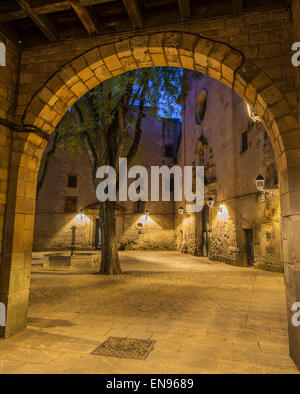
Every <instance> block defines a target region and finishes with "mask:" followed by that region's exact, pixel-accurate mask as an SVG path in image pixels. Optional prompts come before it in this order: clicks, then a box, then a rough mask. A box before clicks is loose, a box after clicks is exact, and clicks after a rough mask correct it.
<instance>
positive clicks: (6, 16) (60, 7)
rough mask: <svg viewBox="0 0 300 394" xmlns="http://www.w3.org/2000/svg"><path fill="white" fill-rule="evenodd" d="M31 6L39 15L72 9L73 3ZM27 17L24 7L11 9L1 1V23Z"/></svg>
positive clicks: (97, 0) (88, 0) (87, 1)
mask: <svg viewBox="0 0 300 394" xmlns="http://www.w3.org/2000/svg"><path fill="white" fill-rule="evenodd" d="M116 1H118V0H81V1H80V4H81V5H82V6H83V7H89V6H93V5H101V4H106V3H109V2H110V3H112V2H116ZM7 2H9V3H10V2H11V0H8V1H7ZM31 8H32V10H33V11H34V12H35V13H36V14H37V15H46V14H53V13H55V12H61V11H68V10H71V9H72V5H71V3H70V0H52V1H51V2H49V3H46V4H43V5H38V6H36V7H31ZM27 17H28V14H27V12H26V11H25V10H24V9H21V10H14V11H11V6H10V7H9V6H7V5H6V3H3V4H2V3H1V2H0V23H1V22H10V21H13V20H19V19H24V18H27Z"/></svg>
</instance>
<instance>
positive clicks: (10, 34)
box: [0, 23, 22, 47]
mask: <svg viewBox="0 0 300 394" xmlns="http://www.w3.org/2000/svg"><path fill="white" fill-rule="evenodd" d="M0 34H1V35H3V36H4V37H5V38H7V39H8V40H10V41H11V42H13V43H14V44H15V45H17V46H18V47H20V45H21V43H22V42H21V38H20V37H19V35H18V33H17V32H16V31H15V30H13V29H12V28H11V27H10V26H7V25H6V24H5V23H0Z"/></svg>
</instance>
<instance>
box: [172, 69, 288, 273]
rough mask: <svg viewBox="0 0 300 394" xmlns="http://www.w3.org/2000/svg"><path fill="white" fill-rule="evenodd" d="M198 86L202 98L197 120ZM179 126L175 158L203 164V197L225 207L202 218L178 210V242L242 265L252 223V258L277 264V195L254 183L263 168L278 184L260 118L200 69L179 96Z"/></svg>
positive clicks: (279, 266)
mask: <svg viewBox="0 0 300 394" xmlns="http://www.w3.org/2000/svg"><path fill="white" fill-rule="evenodd" d="M203 89H206V94H207V102H206V112H205V116H204V119H203V120H202V121H201V116H199V111H201V110H203V107H202V108H201V106H199V95H200V93H201V92H202V91H203ZM202 101H203V98H202ZM197 111H198V112H197ZM200 115H201V114H200ZM202 115H203V114H202ZM199 119H200V121H199ZM199 123H200V124H199ZM244 133H246V134H247V136H246V139H245V136H243V134H244ZM182 134H183V135H182V140H181V145H180V149H179V155H178V163H179V164H180V165H182V166H184V165H203V166H204V167H205V177H206V186H205V197H206V199H208V198H209V197H213V198H214V200H215V201H216V207H220V206H222V208H223V210H222V212H223V213H222V214H221V213H218V211H217V210H216V209H213V210H210V211H209V215H208V219H207V217H205V215H203V214H196V215H194V217H193V220H192V221H187V220H186V218H185V216H181V215H178V214H177V217H176V232H177V249H178V250H180V251H181V252H184V253H190V254H194V255H198V256H202V255H203V254H204V252H205V250H206V247H207V248H208V255H209V257H210V258H211V259H212V260H219V261H224V262H227V263H230V264H236V265H248V260H247V256H246V252H247V250H246V249H247V247H246V241H245V237H246V233H247V231H250V230H251V231H252V232H253V255H254V256H253V263H254V266H255V267H258V268H266V269H269V270H274V271H281V270H282V267H283V264H282V251H281V242H280V201H279V195H278V193H276V192H275V193H274V194H273V195H272V196H265V195H262V196H261V195H259V193H258V190H257V189H256V185H255V180H256V177H257V176H258V175H259V174H262V175H263V176H264V178H265V179H266V183H267V184H266V187H268V188H277V187H278V180H277V167H276V162H275V158H274V154H273V151H272V148H271V144H270V141H269V138H268V136H267V134H266V133H265V130H264V129H263V127H262V125H261V123H254V122H253V121H252V120H250V118H249V114H248V109H247V106H246V104H245V102H244V101H243V100H241V99H240V98H239V97H238V96H237V95H236V94H235V93H234V92H233V91H232V90H230V89H229V88H227V87H226V86H224V85H222V84H220V83H219V82H216V81H215V80H213V79H212V78H209V77H207V76H203V78H202V79H201V80H199V81H196V82H195V81H193V89H192V90H191V91H190V93H189V95H188V98H187V101H186V103H185V108H184V112H183V121H182ZM182 204H184V202H182V203H179V204H177V205H176V212H177V210H178V208H179V206H180V205H182ZM206 239H207V241H206Z"/></svg>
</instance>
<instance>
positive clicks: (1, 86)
mask: <svg viewBox="0 0 300 394" xmlns="http://www.w3.org/2000/svg"><path fill="white" fill-rule="evenodd" d="M0 42H3V43H4V44H5V45H6V66H5V67H1V66H0V118H2V119H5V120H9V121H12V120H13V117H14V111H15V109H16V105H17V102H16V100H17V88H16V84H17V82H18V64H19V58H20V54H19V52H18V50H17V49H16V48H15V46H14V45H13V44H12V43H11V42H9V41H7V40H5V39H4V38H3V40H2V37H1V35H0ZM11 137H12V133H11V130H9V129H8V128H7V127H5V126H3V125H1V124H0V275H1V264H2V248H3V231H4V218H5V213H6V203H7V190H8V178H9V167H10V158H11V152H10V151H11V144H12V138H11Z"/></svg>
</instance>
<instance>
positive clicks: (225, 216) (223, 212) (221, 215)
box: [218, 204, 229, 220]
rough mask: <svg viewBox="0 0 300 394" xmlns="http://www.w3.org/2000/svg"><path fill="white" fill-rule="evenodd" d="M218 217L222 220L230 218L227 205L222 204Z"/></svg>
mask: <svg viewBox="0 0 300 394" xmlns="http://www.w3.org/2000/svg"><path fill="white" fill-rule="evenodd" d="M218 218H219V219H222V220H228V219H229V212H228V209H227V207H226V206H225V205H223V204H222V205H220V210H219V212H218Z"/></svg>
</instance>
